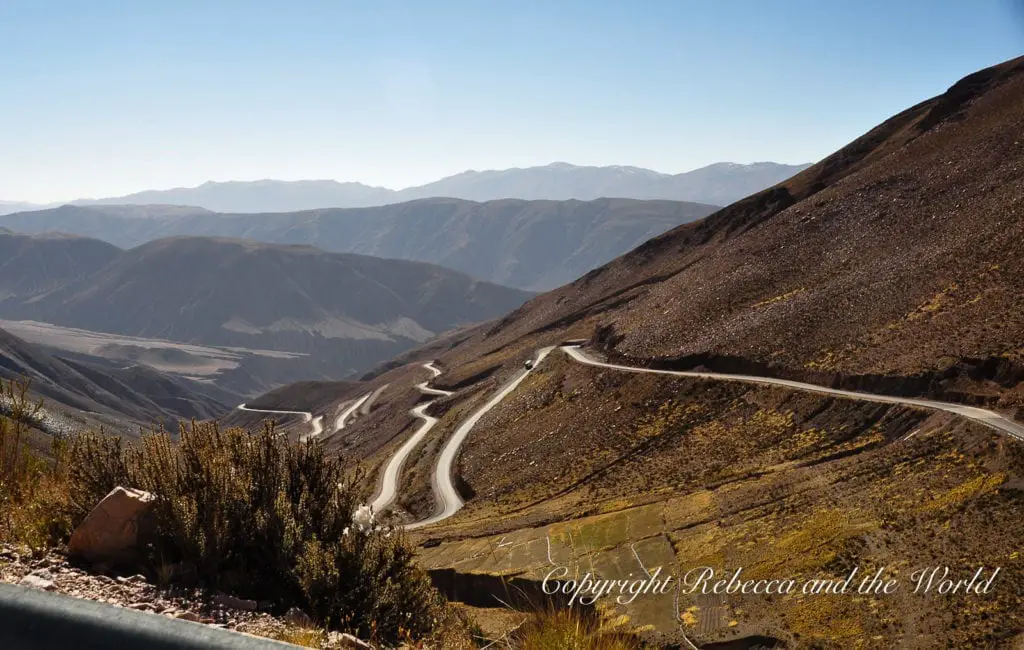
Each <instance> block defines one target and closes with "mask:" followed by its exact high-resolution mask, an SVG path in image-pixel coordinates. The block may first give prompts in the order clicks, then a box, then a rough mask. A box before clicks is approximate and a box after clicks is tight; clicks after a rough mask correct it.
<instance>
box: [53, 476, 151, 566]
mask: <svg viewBox="0 0 1024 650" xmlns="http://www.w3.org/2000/svg"><path fill="white" fill-rule="evenodd" d="M153 500H154V496H153V495H152V494H150V493H149V492H146V491H144V490H136V489H132V488H124V487H120V486H119V487H116V488H114V489H113V490H111V491H110V493H109V494H107V496H105V497H103V500H102V501H100V502H99V503H98V504H96V507H95V508H93V509H92V512H90V513H89V514H88V515H87V516H86V518H85V520H84V521H83V522H82V523H81V524H79V526H78V528H76V529H75V531H74V533H72V535H71V542H70V543H69V544H68V551H69V554H70V555H72V556H74V557H79V558H82V559H84V560H87V561H89V562H92V563H107V564H112V565H128V564H133V563H134V562H136V561H137V559H138V553H137V549H138V546H139V541H140V539H145V538H146V536H148V535H149V534H151V532H152V531H153V517H152V514H153Z"/></svg>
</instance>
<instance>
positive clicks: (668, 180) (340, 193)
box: [0, 162, 807, 214]
mask: <svg viewBox="0 0 1024 650" xmlns="http://www.w3.org/2000/svg"><path fill="white" fill-rule="evenodd" d="M806 167H807V165H806V164H803V165H783V164H778V163H772V162H760V163H753V164H750V165H739V164H735V163H716V164H713V165H709V166H707V167H702V168H700V169H695V170H693V171H690V172H685V173H682V174H675V175H671V174H662V173H660V172H655V171H651V170H650V169H641V168H638V167H621V166H614V167H580V166H576V165H570V164H567V163H553V164H551V165H546V166H543V167H528V168H525V169H518V168H513V169H505V170H500V171H467V172H463V173H461V174H456V175H454V176H449V177H447V178H442V179H441V180H438V181H435V182H433V183H428V184H426V185H421V186H418V187H409V188H406V189H403V190H390V189H387V188H383V187H371V186H369V185H364V184H362V183H358V182H337V181H332V180H304V181H275V180H263V181H251V182H245V181H232V182H219V183H218V182H209V183H204V184H203V185H200V186H198V187H192V188H176V189H170V190H150V191H144V192H138V193H135V194H129V195H126V196H120V197H111V198H104V199H81V200H75V201H70V203H73V204H77V205H94V204H98V205H122V204H173V205H186V206H198V207H203V208H207V209H209V210H213V211H216V212H293V211H296V210H313V209H317V208H356V207H368V206H374V205H386V204H391V203H401V202H403V201H411V200H414V199H423V198H433V197H450V198H459V199H469V200H472V201H490V200H494V199H550V200H565V199H580V200H590V199H598V198H603V197H611V198H630V199H667V200H674V201H691V202H695V203H711V204H714V205H726V204H728V203H732V202H733V201H735V200H737V199H741V198H743V197H744V196H747V195H749V194H753V193H754V192H757V191H759V190H762V189H764V188H766V187H769V186H771V185H774V184H775V183H778V182H779V181H782V180H785V179H786V178H788V177H790V176H792V175H793V174H795V173H796V172H798V171H800V170H801V169H804V168H806ZM39 207H47V206H42V205H32V204H28V203H24V202H3V201H0V214H3V213H4V212H8V213H9V212H17V211H21V210H29V209H32V208H39Z"/></svg>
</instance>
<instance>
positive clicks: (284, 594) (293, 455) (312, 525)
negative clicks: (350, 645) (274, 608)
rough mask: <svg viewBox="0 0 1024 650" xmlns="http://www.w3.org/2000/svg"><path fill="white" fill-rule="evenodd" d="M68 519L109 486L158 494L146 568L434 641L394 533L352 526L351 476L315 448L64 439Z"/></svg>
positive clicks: (218, 434)
mask: <svg viewBox="0 0 1024 650" xmlns="http://www.w3.org/2000/svg"><path fill="white" fill-rule="evenodd" d="M69 455H70V459H71V462H70V464H69V471H68V475H69V482H70V493H71V494H72V495H74V498H73V500H72V502H71V504H70V509H71V512H72V517H73V519H75V520H76V521H77V520H78V519H80V518H81V517H83V516H84V515H85V514H86V513H87V512H88V509H89V508H90V507H91V506H92V505H94V504H95V503H96V502H97V501H98V500H99V499H101V498H102V497H103V496H104V495H105V494H107V493H108V492H109V491H110V490H111V489H113V488H114V487H116V486H118V485H123V486H130V487H135V488H141V489H144V490H148V491H150V492H152V493H153V494H155V495H156V497H157V498H156V510H155V514H156V517H155V519H156V522H157V533H156V535H155V537H154V538H153V539H152V540H151V542H150V543H149V547H148V553H147V557H148V559H149V561H150V562H152V564H153V566H152V569H153V570H154V571H155V570H156V569H157V568H158V567H166V566H167V565H170V566H172V567H174V570H175V574H174V576H173V580H174V581H175V582H196V583H199V584H201V585H204V586H207V587H210V588H215V589H220V590H223V591H226V592H229V593H234V594H238V595H240V596H243V597H247V598H253V599H256V600H261V601H262V600H268V601H272V602H274V603H276V604H277V605H278V606H279V607H280V608H282V609H283V608H287V607H289V606H296V605H297V606H299V607H301V608H302V609H304V610H306V611H308V612H309V613H310V614H311V615H312V616H313V617H314V618H315V619H316V620H317V621H318V622H320V623H322V624H324V625H326V626H328V627H331V628H334V629H341V630H346V631H350V632H352V633H353V634H355V635H357V636H359V637H360V638H368V639H373V640H378V641H383V642H397V641H401V640H405V639H410V638H415V639H422V638H424V637H429V636H430V635H431V634H433V633H435V632H436V630H437V628H438V623H439V621H440V620H441V619H442V618H443V617H444V616H445V611H444V610H445V606H444V603H443V601H442V599H441V597H440V596H439V595H438V593H437V592H436V590H434V589H433V587H432V585H431V584H430V580H429V578H428V576H427V574H426V572H424V571H423V570H422V569H420V568H419V567H417V566H416V565H415V563H414V562H413V555H412V551H411V549H410V548H409V547H408V545H407V544H406V543H405V540H404V538H403V537H402V535H401V534H400V533H399V531H396V530H392V529H388V528H384V527H378V526H373V525H372V524H371V525H365V523H364V524H360V523H358V522H355V521H353V514H354V513H355V511H356V509H357V507H358V501H357V489H356V484H357V481H358V478H359V477H358V476H355V475H354V474H352V473H350V472H347V471H346V470H345V467H344V466H343V464H342V462H341V461H340V460H338V459H335V458H329V457H327V456H326V454H325V451H324V447H323V445H322V444H319V443H315V442H314V443H311V444H306V443H289V442H287V441H285V440H284V439H283V438H282V437H281V436H278V435H277V433H276V432H275V431H274V430H273V428H272V427H271V426H267V427H265V428H264V429H263V431H261V432H259V433H255V434H253V433H250V432H247V431H244V430H241V429H230V430H223V431H222V430H221V429H219V428H218V427H217V426H216V425H215V424H211V423H198V424H197V423H192V424H191V425H190V426H184V425H183V426H182V427H181V430H180V437H179V440H178V441H174V440H172V439H171V436H170V435H169V434H168V433H167V432H157V433H154V434H150V435H147V436H144V437H143V439H142V441H141V442H140V443H137V444H125V443H123V442H122V441H120V440H118V439H114V438H109V437H105V436H102V435H96V434H87V435H81V436H76V437H73V438H72V439H71V441H70V454H69Z"/></svg>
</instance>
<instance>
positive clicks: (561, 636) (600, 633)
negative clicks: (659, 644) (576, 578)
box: [511, 608, 647, 650]
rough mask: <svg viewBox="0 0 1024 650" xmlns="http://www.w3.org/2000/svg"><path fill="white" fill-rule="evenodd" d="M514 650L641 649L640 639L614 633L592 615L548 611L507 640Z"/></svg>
mask: <svg viewBox="0 0 1024 650" xmlns="http://www.w3.org/2000/svg"><path fill="white" fill-rule="evenodd" d="M511 641H512V642H511V646H512V647H513V648H517V650H643V648H645V647H647V646H645V645H644V643H643V642H642V641H640V639H638V638H637V637H635V636H632V635H630V634H626V633H623V632H619V631H616V630H615V629H613V628H609V627H608V626H606V625H602V621H601V620H600V618H599V616H598V615H596V614H590V613H587V612H584V611H581V610H578V609H572V608H569V609H550V610H546V611H541V612H537V613H535V614H534V615H533V616H532V617H531V618H530V619H529V620H527V621H526V623H524V624H523V625H522V626H521V627H520V628H519V629H517V630H516V631H515V633H514V635H513V638H512V640H511Z"/></svg>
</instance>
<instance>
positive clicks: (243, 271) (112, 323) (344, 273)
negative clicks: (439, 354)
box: [0, 231, 530, 395]
mask: <svg viewBox="0 0 1024 650" xmlns="http://www.w3.org/2000/svg"><path fill="white" fill-rule="evenodd" d="M529 295H530V294H528V293H527V292H524V291H519V290H516V289H511V288H508V287H503V286H498V285H494V284H491V283H488V282H482V281H479V280H476V279H474V278H471V277H469V276H467V275H465V274H463V273H458V272H456V271H451V270H449V269H444V268H440V267H438V266H433V265H430V264H424V263H420V262H409V261H403V260H384V259H379V258H374V257H367V256H362V255H350V254H340V253H328V252H325V251H323V250H320V249H317V248H313V247H311V246H294V245H293V246H285V245H277V244H267V243H259V242H255V241H251V240H247V241H243V240H232V239H214V238H199V237H179V238H172V239H162V240H158V241H154V242H150V243H147V244H144V245H142V246H138V247H136V248H132V249H130V250H122V249H120V248H117V247H116V246H113V245H111V244H107V243H105V242H101V241H98V240H95V239H89V238H85V237H77V236H71V235H34V236H33V235H20V234H14V233H10V232H9V231H8V232H4V231H0V317H2V318H5V319H8V320H9V321H20V322H18V323H14V322H10V323H6V324H5V325H2V326H3V327H7V328H8V329H11V330H13V331H14V332H15V333H16V334H17V335H18V336H20V337H22V338H27V339H31V340H32V341H34V342H36V343H38V344H44V345H49V346H51V347H54V348H57V349H61V350H64V351H65V352H73V353H75V354H80V355H87V356H94V357H100V358H103V359H107V360H111V361H117V362H119V365H120V366H124V365H126V364H128V365H134V364H145V365H149V366H152V367H155V368H157V369H160V370H165V371H168V372H173V373H174V374H177V375H183V376H186V377H193V378H196V379H200V380H203V381H212V382H214V383H215V384H216V385H217V386H219V387H221V388H222V389H224V390H228V391H233V392H234V393H235V394H241V395H247V394H253V393H258V392H262V391H265V390H268V389H270V388H273V387H274V386H277V385H280V384H282V383H285V382H288V381H296V380H299V379H321V378H340V377H344V376H346V375H349V374H351V373H355V372H360V371H363V370H366V369H368V368H370V367H372V366H374V365H376V364H378V363H380V362H381V361H383V360H386V359H388V358H390V357H392V356H394V355H395V354H397V353H399V352H401V351H402V350H405V349H408V348H410V347H412V346H413V345H415V344H417V343H420V342H422V341H425V340H427V339H428V338H430V337H431V336H433V335H435V334H437V333H440V332H442V331H446V330H448V329H451V328H453V327H457V326H460V325H465V324H468V323H473V322H477V321H481V320H487V319H490V318H494V317H495V316H499V315H501V314H503V313H505V312H506V311H508V310H509V309H511V308H513V307H516V306H518V305H519V304H520V303H522V302H523V300H525V299H526V298H527V297H529ZM24 321H28V322H24ZM55 326H58V327H55ZM67 328H73V329H67Z"/></svg>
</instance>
